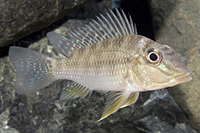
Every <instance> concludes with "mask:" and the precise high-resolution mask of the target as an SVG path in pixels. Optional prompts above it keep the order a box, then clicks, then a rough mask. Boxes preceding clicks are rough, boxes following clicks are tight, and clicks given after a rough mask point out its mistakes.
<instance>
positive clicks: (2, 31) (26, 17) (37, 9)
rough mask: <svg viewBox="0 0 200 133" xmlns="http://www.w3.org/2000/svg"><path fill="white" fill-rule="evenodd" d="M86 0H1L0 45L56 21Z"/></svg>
mask: <svg viewBox="0 0 200 133" xmlns="http://www.w3.org/2000/svg"><path fill="white" fill-rule="evenodd" d="M86 1H88V0H39V1H38V0H17V1H16V0H5V1H4V0H1V1H0V16H1V17H0V47H2V46H5V45H7V44H10V43H13V42H15V41H18V40H19V39H21V38H23V37H25V36H28V35H30V34H31V33H33V32H36V31H38V30H41V29H43V28H45V27H47V26H49V25H50V24H52V23H53V22H55V21H57V20H58V19H60V18H61V17H63V16H65V15H66V13H68V12H70V11H71V10H73V9H74V8H75V7H77V6H80V5H82V4H83V3H85V2H86Z"/></svg>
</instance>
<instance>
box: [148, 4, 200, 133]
mask: <svg viewBox="0 0 200 133" xmlns="http://www.w3.org/2000/svg"><path fill="white" fill-rule="evenodd" d="M151 7H152V13H153V20H154V26H155V37H156V41H158V42H160V43H163V44H168V45H170V46H171V47H173V48H174V49H175V51H177V52H178V53H179V56H181V58H182V59H183V60H184V61H185V63H186V65H187V66H188V68H189V70H190V71H191V73H192V75H193V76H192V77H193V80H192V81H190V82H188V83H185V84H181V85H178V86H175V87H172V88H170V89H169V92H170V94H172V96H173V97H174V99H175V100H176V102H177V103H178V105H179V106H180V107H181V108H182V109H183V110H184V112H185V113H186V114H187V115H188V118H189V121H190V124H191V125H192V126H193V127H194V128H195V129H197V130H198V131H199V132H200V104H199V103H200V85H199V84H200V80H199V79H200V78H199V77H200V71H199V70H200V66H199V62H200V58H199V57H200V52H199V47H200V42H199V40H200V18H199V16H200V1H199V0H190V1H188V0H167V1H166V0H151Z"/></svg>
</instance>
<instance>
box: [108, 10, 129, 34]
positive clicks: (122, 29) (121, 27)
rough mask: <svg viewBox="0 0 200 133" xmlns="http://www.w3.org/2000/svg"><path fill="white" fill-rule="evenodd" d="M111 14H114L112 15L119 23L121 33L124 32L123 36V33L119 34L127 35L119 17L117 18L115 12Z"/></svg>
mask: <svg viewBox="0 0 200 133" xmlns="http://www.w3.org/2000/svg"><path fill="white" fill-rule="evenodd" d="M111 13H112V15H113V17H114V19H115V21H116V22H117V24H119V28H120V29H121V31H122V32H123V34H121V32H119V33H120V36H122V35H126V33H125V31H124V28H123V26H122V24H121V22H120V21H119V19H117V16H116V15H115V14H114V13H113V12H111Z"/></svg>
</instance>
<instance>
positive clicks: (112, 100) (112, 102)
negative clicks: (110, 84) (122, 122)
mask: <svg viewBox="0 0 200 133" xmlns="http://www.w3.org/2000/svg"><path fill="white" fill-rule="evenodd" d="M128 96H129V93H126V92H110V93H109V94H108V99H107V100H106V106H105V108H104V111H103V115H102V116H101V118H100V119H99V120H98V121H101V120H103V119H105V118H106V117H108V116H109V115H111V114H113V113H115V112H116V111H118V110H119V109H120V107H121V106H122V105H123V104H124V103H125V101H126V100H127V98H128Z"/></svg>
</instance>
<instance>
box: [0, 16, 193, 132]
mask: <svg viewBox="0 0 200 133" xmlns="http://www.w3.org/2000/svg"><path fill="white" fill-rule="evenodd" d="M75 16H76V15H75ZM85 22H86V23H87V22H88V20H86V21H83V20H77V19H76V20H75V19H73V20H68V21H67V23H64V24H63V25H62V26H60V27H59V28H57V29H55V32H57V33H59V34H62V35H65V31H69V30H71V29H73V27H78V26H80V25H81V24H83V23H85ZM37 37H38V38H40V37H41V34H39V35H37V36H36V37H34V38H37ZM36 40H37V39H36ZM30 42H32V37H31V36H30V38H29V39H27V41H23V46H25V47H27V46H28V48H30V49H33V50H35V51H37V52H40V53H43V54H45V55H48V56H50V57H53V58H55V57H57V56H60V54H58V52H56V51H55V50H54V49H53V47H52V46H51V45H50V44H48V41H47V38H46V37H45V38H42V39H39V40H37V41H33V42H32V43H31V45H29V44H30ZM14 76H15V70H14V68H13V66H12V64H11V63H10V61H9V59H8V57H4V58H1V59H0V96H1V97H0V131H5V132H9V131H10V132H37V133H44V132H53V133H54V132H57V133H64V132H88V133H90V132H99V133H106V132H115V133H118V132H119V133H121V132H134V133H141V132H172V133H176V132H180V133H185V132H189V133H196V131H195V130H193V129H192V128H191V127H190V126H189V124H188V121H187V119H186V117H185V114H184V113H183V112H182V111H181V109H180V108H179V107H178V105H177V104H176V103H175V101H174V100H173V98H172V97H171V96H170V95H169V93H168V91H167V90H166V89H162V90H158V91H151V92H142V93H140V97H139V99H138V101H137V102H136V103H135V104H134V105H131V106H128V107H126V108H123V109H120V110H119V111H117V112H116V113H115V114H113V115H111V116H109V117H108V118H106V119H104V120H103V121H101V122H97V120H98V119H99V118H100V117H101V115H102V112H103V108H104V106H105V105H104V104H105V95H104V94H101V93H98V92H94V93H93V94H92V95H91V96H90V97H86V98H84V99H81V100H73V101H68V102H62V101H59V97H60V95H61V93H62V91H63V90H64V89H65V87H66V84H67V83H69V82H70V81H66V80H63V81H56V82H54V83H52V84H50V85H49V86H47V87H46V88H44V89H42V90H41V91H38V92H36V93H32V94H29V95H27V96H25V95H18V94H15V89H14ZM2 121H3V122H2Z"/></svg>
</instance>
